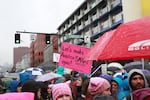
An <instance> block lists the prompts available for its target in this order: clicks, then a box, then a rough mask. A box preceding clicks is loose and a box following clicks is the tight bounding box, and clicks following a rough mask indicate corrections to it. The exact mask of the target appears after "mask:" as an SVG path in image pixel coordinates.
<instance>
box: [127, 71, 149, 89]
mask: <svg viewBox="0 0 150 100" xmlns="http://www.w3.org/2000/svg"><path fill="white" fill-rule="evenodd" d="M135 75H140V76H142V78H143V79H144V86H143V88H145V87H148V82H147V79H146V77H145V75H144V73H143V72H142V70H140V69H132V70H131V71H130V72H129V74H128V80H129V88H130V91H131V92H133V91H134V90H136V89H134V87H133V84H132V83H131V80H132V79H133V77H134V76H135Z"/></svg>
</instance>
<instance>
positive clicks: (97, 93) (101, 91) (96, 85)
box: [88, 77, 111, 100]
mask: <svg viewBox="0 0 150 100" xmlns="http://www.w3.org/2000/svg"><path fill="white" fill-rule="evenodd" d="M88 91H89V93H90V94H91V95H92V96H93V99H94V98H95V97H99V99H100V100H103V99H104V98H103V96H104V95H105V96H110V95H111V92H110V83H109V82H108V81H107V80H106V79H104V78H101V77H91V79H90V82H89V86H88Z"/></svg>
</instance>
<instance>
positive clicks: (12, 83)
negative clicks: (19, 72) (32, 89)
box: [10, 80, 19, 92]
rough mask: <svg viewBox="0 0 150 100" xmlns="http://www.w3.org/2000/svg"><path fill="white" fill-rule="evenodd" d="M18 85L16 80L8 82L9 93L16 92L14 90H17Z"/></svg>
mask: <svg viewBox="0 0 150 100" xmlns="http://www.w3.org/2000/svg"><path fill="white" fill-rule="evenodd" d="M18 84H19V81H18V80H12V81H11V82H10V91H11V92H16V89H17V86H18Z"/></svg>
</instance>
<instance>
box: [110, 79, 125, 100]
mask: <svg viewBox="0 0 150 100" xmlns="http://www.w3.org/2000/svg"><path fill="white" fill-rule="evenodd" d="M111 93H112V94H111V95H112V96H113V98H114V100H122V99H123V98H124V97H125V94H124V90H123V80H122V79H121V78H119V77H114V78H113V79H112V81H111Z"/></svg>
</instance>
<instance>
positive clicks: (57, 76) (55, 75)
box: [36, 72, 62, 82]
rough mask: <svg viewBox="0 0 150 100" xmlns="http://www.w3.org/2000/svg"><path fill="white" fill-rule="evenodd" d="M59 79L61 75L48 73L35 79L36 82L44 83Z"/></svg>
mask: <svg viewBox="0 0 150 100" xmlns="http://www.w3.org/2000/svg"><path fill="white" fill-rule="evenodd" d="M59 77H62V75H59V74H56V73H52V72H50V73H46V74H43V75H41V76H39V77H37V79H36V81H42V82H45V81H48V80H52V79H55V78H59Z"/></svg>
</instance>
